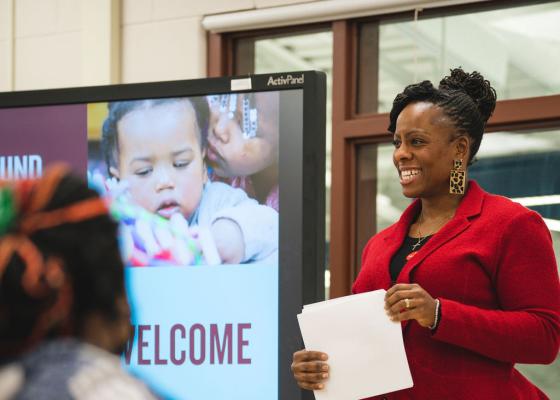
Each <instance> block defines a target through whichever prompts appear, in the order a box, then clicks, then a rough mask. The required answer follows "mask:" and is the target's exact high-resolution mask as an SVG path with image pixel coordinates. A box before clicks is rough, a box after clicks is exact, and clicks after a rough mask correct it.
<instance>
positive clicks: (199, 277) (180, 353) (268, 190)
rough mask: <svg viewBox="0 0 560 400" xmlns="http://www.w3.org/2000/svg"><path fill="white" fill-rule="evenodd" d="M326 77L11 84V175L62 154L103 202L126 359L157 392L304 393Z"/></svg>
mask: <svg viewBox="0 0 560 400" xmlns="http://www.w3.org/2000/svg"><path fill="white" fill-rule="evenodd" d="M240 85H241V87H242V89H243V90H239V91H232V90H231V89H232V88H233V87H240ZM324 85H325V83H324V76H323V75H322V74H319V73H314V72H305V73H290V74H282V75H266V76H264V75H262V76H253V77H250V78H242V79H239V80H237V79H226V78H218V79H205V80H196V81H180V82H165V83H155V84H140V85H121V86H109V87H97V88H85V89H65V90H51V91H40V92H27V93H24V92H21V93H11V94H10V93H6V94H0V106H1V108H0V135H1V137H2V147H1V150H0V152H1V154H0V178H2V179H25V178H33V177H39V176H41V174H42V171H43V170H44V168H46V166H47V165H48V164H49V163H52V162H55V161H65V162H67V163H69V164H70V165H71V166H72V168H73V169H74V170H75V171H76V172H77V173H79V174H82V175H83V176H84V177H85V178H87V180H88V182H89V184H90V186H91V187H92V188H94V189H96V190H97V191H98V192H99V193H100V194H101V195H102V196H103V197H104V198H105V199H106V201H107V204H108V206H109V209H110V212H111V215H112V216H113V217H114V219H115V220H116V221H117V222H118V224H119V241H120V247H121V253H122V256H123V260H124V262H125V266H126V269H125V274H126V284H127V295H128V298H129V302H130V305H131V323H132V332H133V335H132V337H131V339H130V341H129V342H128V344H127V346H126V348H125V350H124V352H123V354H122V363H123V366H124V367H125V368H127V369H129V370H130V372H131V373H133V374H134V375H136V376H138V377H139V378H141V379H142V380H144V381H145V382H147V383H148V384H149V385H150V386H151V388H153V389H154V390H155V391H156V392H157V393H158V394H159V395H161V396H162V397H164V398H170V399H175V398H177V399H226V398H227V399H240V400H241V399H243V400H245V399H263V398H266V399H283V398H294V399H295V398H299V397H300V392H299V390H298V389H297V388H296V387H295V384H294V383H293V381H292V380H291V378H290V376H289V364H290V362H291V353H292V352H293V351H294V350H296V349H298V348H299V347H300V346H301V342H300V340H299V334H298V330H297V323H296V318H295V315H296V314H297V313H298V312H299V310H300V309H301V305H302V304H303V303H304V302H305V303H307V302H312V301H318V300H321V299H322V298H323V297H324V293H323V291H322V283H323V280H322V273H323V268H324V266H323V260H324V255H323V254H324V248H323V242H324V226H323V224H324V204H323V202H324V151H325V143H324V107H325V98H324V91H325V88H324Z"/></svg>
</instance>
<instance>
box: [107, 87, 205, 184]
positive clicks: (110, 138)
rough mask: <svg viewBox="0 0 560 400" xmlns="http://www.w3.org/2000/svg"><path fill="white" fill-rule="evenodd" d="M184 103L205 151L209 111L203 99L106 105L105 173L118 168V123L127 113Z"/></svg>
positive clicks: (182, 98) (172, 99)
mask: <svg viewBox="0 0 560 400" xmlns="http://www.w3.org/2000/svg"><path fill="white" fill-rule="evenodd" d="M177 102H186V103H188V104H190V105H191V106H192V108H193V110H194V113H195V116H196V124H197V128H198V132H197V134H198V142H199V143H200V148H201V150H204V149H206V143H207V140H208V119H209V117H210V110H209V107H208V101H207V100H206V98H205V97H173V98H163V99H147V100H128V101H114V102H111V103H109V104H108V105H107V107H108V109H109V115H108V116H107V118H106V119H105V121H104V122H103V128H102V138H101V148H102V151H103V156H104V158H105V164H106V165H107V173H108V174H109V176H112V173H111V171H110V168H111V167H114V168H118V153H119V137H118V123H119V121H120V120H121V119H122V118H123V117H124V116H126V115H127V114H128V113H130V112H132V111H134V110H138V109H141V108H152V107H157V106H160V105H166V104H172V103H177Z"/></svg>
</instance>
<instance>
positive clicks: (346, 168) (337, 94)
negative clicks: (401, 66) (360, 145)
mask: <svg viewBox="0 0 560 400" xmlns="http://www.w3.org/2000/svg"><path fill="white" fill-rule="evenodd" d="M332 30H333V89H332V92H333V99H332V121H333V128H332V153H331V157H332V163H331V165H332V170H331V176H332V181H331V245H330V272H331V286H330V297H331V298H334V297H340V296H344V295H346V294H348V293H349V291H350V285H351V284H352V277H351V275H350V272H351V271H350V268H349V265H348V263H349V262H350V257H351V253H352V252H351V249H352V244H351V239H350V236H349V235H350V232H351V226H350V221H351V220H352V217H353V211H352V210H351V209H350V205H351V204H352V201H351V195H350V182H351V181H352V179H351V176H352V174H351V169H352V163H351V156H350V143H349V142H348V141H347V140H346V138H345V136H344V129H343V126H342V122H344V120H345V119H346V118H347V116H348V115H349V110H350V107H349V102H348V101H347V99H349V94H350V93H351V76H350V74H349V71H348V65H349V64H348V63H349V60H350V59H351V58H352V54H351V51H350V49H351V47H350V45H349V43H350V42H351V40H352V38H351V35H350V33H351V30H350V28H349V23H348V22H347V21H336V22H333V24H332Z"/></svg>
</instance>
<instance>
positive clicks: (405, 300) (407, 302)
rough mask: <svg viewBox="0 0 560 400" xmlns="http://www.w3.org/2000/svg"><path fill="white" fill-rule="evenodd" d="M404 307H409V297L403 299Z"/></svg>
mask: <svg viewBox="0 0 560 400" xmlns="http://www.w3.org/2000/svg"><path fill="white" fill-rule="evenodd" d="M404 308H406V309H407V310H408V309H409V308H410V299H404Z"/></svg>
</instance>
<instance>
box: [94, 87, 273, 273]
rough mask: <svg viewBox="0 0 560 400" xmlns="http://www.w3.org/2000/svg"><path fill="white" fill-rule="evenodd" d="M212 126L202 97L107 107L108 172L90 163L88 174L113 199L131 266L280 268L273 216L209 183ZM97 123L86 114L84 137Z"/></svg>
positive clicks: (103, 127) (241, 194)
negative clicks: (259, 264) (262, 265)
mask: <svg viewBox="0 0 560 400" xmlns="http://www.w3.org/2000/svg"><path fill="white" fill-rule="evenodd" d="M97 119H98V120H99V117H98V118H97ZM209 119H210V109H209V105H208V99H207V98H205V97H190V98H166V99H148V100H131V101H120V102H111V103H108V104H107V108H106V113H105V115H104V119H103V121H102V123H100V124H99V125H100V127H99V131H100V133H99V135H100V138H99V140H98V141H100V143H101V146H100V147H99V155H100V156H102V157H103V159H104V163H103V164H105V165H104V166H105V168H106V169H105V171H100V168H95V165H96V163H95V162H94V160H90V168H89V174H90V179H91V180H92V181H93V182H94V183H95V184H96V186H98V187H102V188H103V190H105V191H106V193H107V196H108V198H110V199H111V210H112V213H113V215H114V216H115V217H116V218H117V219H118V220H119V222H120V223H121V232H122V244H123V248H124V253H125V257H126V258H127V261H128V264H129V265H132V266H141V265H199V264H204V265H215V264H243V263H252V262H260V261H262V262H266V261H271V262H274V263H276V262H277V250H278V213H277V211H276V210H275V209H274V208H272V207H268V206H266V205H263V204H259V203H258V201H256V200H255V199H252V198H250V197H249V196H248V195H247V194H246V193H245V191H244V190H242V189H240V188H234V187H232V186H231V185H228V184H226V183H223V182H215V181H212V180H210V179H209V174H208V169H207V164H206V156H207V152H208V130H209V124H210V122H209ZM94 120H95V116H94V115H93V114H92V116H91V118H90V115H89V108H88V130H89V125H90V122H91V123H92V124H94V123H95V121H94ZM90 158H91V152H90ZM97 165H98V166H99V163H98V164H97Z"/></svg>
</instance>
